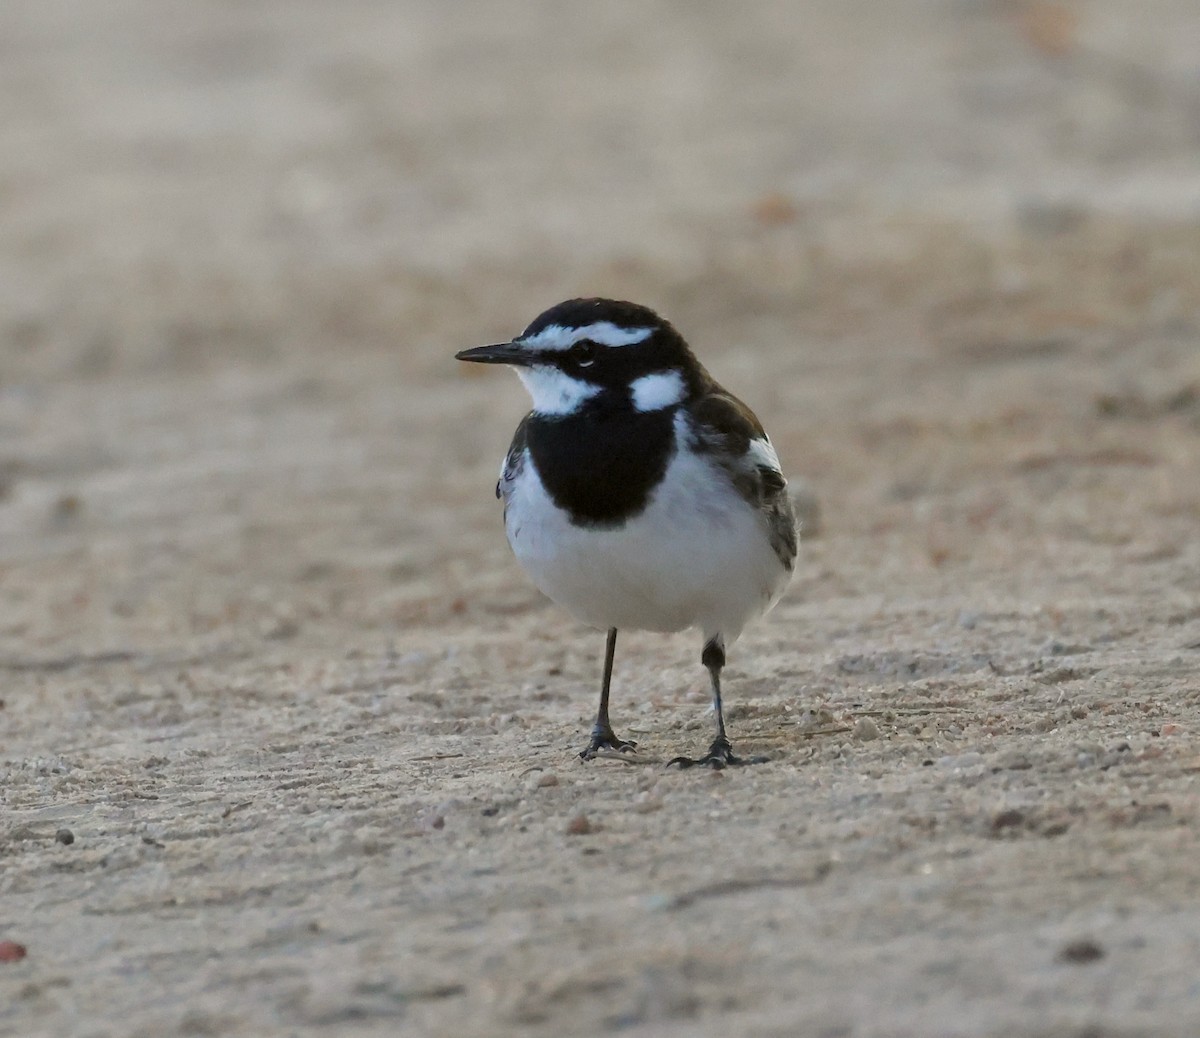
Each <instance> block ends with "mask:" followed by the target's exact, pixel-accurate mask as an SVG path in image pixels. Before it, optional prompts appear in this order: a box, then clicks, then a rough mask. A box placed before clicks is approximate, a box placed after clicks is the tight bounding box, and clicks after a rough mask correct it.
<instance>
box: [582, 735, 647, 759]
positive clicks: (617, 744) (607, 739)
mask: <svg viewBox="0 0 1200 1038" xmlns="http://www.w3.org/2000/svg"><path fill="white" fill-rule="evenodd" d="M636 749H637V743H636V742H630V741H629V740H627V739H621V738H618V737H617V733H616V732H614V731H613V730H612V729H611V728H593V729H592V739H591V742H589V743H588V744H587V748H586V749H582V750H580V751H579V756H580V757H581V758H582V759H583V760H591V759H592V758H593V757H595V756H596V754H597V752H598V751H600V750H615V751H616V752H617V753H632V752H633V751H634V750H636Z"/></svg>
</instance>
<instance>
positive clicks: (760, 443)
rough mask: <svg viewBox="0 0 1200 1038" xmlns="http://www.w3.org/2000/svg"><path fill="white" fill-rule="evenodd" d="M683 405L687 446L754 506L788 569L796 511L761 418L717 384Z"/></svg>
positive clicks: (793, 549)
mask: <svg viewBox="0 0 1200 1038" xmlns="http://www.w3.org/2000/svg"><path fill="white" fill-rule="evenodd" d="M689 410H690V412H691V417H692V429H693V441H692V447H693V448H694V449H695V450H696V451H698V452H699V453H702V454H707V455H708V456H709V457H711V458H712V460H713V461H715V462H716V463H717V464H718V465H720V467H721V468H723V469H724V470H725V472H726V473H727V474H728V475H729V479H730V482H732V483H733V485H734V487H736V488H737V491H738V492H739V493H740V494H741V495H742V497H744V498H745V499H746V500H747V501H748V502H749V503H750V504H752V505H754V506H755V507H756V508H758V509H759V511H760V512H761V513H762V516H763V519H764V521H765V523H766V527H767V535H768V536H769V537H770V539H771V547H772V548H773V549H774V551H775V554H776V555H777V556H779V561H780V562H781V563H783V565H784V567H785V568H787V569H789V570H790V569H791V568H792V565H793V563H794V562H795V560H796V517H795V514H794V513H793V511H792V502H791V500H790V499H789V498H788V493H787V480H786V479H785V478H784V476H783V472H782V471H781V470H780V467H779V458H778V456H777V455H776V454H775V448H774V447H772V446H771V440H770V438H769V437H768V436H767V434H766V431H765V430H764V429H763V427H762V423H761V422H759V420H758V418H757V417H756V416H755V414H754V412H753V411H751V410H750V408H748V407H747V406H746V405H745V404H743V403H742V402H741V401H740V400H739V399H738V398H737V397H735V396H733V395H731V394H730V393H727V392H725V391H724V390H721V389H717V390H713V391H712V392H710V393H707V394H706V395H704V396H702V397H701V398H700V399H699V400H697V401H696V402H695V403H694V404H693V405H692V406H691V407H690V408H689Z"/></svg>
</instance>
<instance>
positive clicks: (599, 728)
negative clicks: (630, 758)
mask: <svg viewBox="0 0 1200 1038" xmlns="http://www.w3.org/2000/svg"><path fill="white" fill-rule="evenodd" d="M616 651H617V629H616V628H615V627H610V628H609V629H608V644H607V645H606V646H605V648H604V683H603V684H602V685H601V686H600V709H599V710H597V711H596V723H595V724H594V725H592V741H591V742H589V743H588V745H587V749H585V750H580V751H579V756H581V757H582V758H583V759H584V760H591V759H592V758H593V757H595V756H596V751H597V750H617V751H618V752H621V753H625V752H628V751H629V750H632V749H635V748H636V747H637V743H635V742H627V741H626V740H624V739H618V738H617V733H616V732H614V731H613V730H612V725H611V724H610V723H609V720H608V686H609V685H610V684H612V669H613V656H614V654H615V653H616Z"/></svg>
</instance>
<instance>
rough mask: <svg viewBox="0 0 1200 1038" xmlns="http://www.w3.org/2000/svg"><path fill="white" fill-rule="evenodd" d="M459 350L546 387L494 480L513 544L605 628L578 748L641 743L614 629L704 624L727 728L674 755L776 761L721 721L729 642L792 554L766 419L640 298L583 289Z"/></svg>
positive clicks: (562, 597) (788, 567)
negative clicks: (518, 327) (631, 735)
mask: <svg viewBox="0 0 1200 1038" xmlns="http://www.w3.org/2000/svg"><path fill="white" fill-rule="evenodd" d="M457 358H458V359H459V360H468V361H477V362H480V363H484V364H508V365H510V366H511V367H513V368H515V369H516V372H517V374H518V375H519V376H520V378H521V381H522V382H524V383H525V388H526V389H527V390H528V391H529V393H530V395H531V396H532V397H533V410H532V411H531V412H530V413H529V414H528V415H526V416H525V420H524V421H522V422H521V424H520V425H519V426H518V427H517V432H516V435H515V436H514V437H513V441H512V446H511V447H509V450H508V456H507V457H506V458H505V460H504V468H503V469H502V470H501V474H500V481H499V483H497V484H496V496H497V497H502V498H503V499H504V525H505V529H506V531H507V533H508V542H509V544H510V545H512V549H513V552H514V553H515V554H516V556H517V559H518V560H519V561H520V563H521V565H522V566H523V567H524V568H525V571H526V572H527V573H528V574H529V576H530V577H531V578H532V579H533V582H534V584H536V585H537V587H538V588H539V589H540V590H541V591H542V592H544V593H545V594H546V595H547V596H549V597H550V598H551V599H553V600H554V601H555V602H557V603H558V604H559V605H561V606H564V607H565V608H566V609H568V610H569V611H570V612H572V613H573V614H574V615H575V616H577V617H578V618H579V619H581V620H583V621H584V622H585V623H588V624H590V625H592V626H594V627H598V628H601V629H607V630H608V642H607V647H606V651H605V656H604V680H603V684H602V685H601V688H600V709H599V712H598V713H597V716H596V723H595V725H594V726H593V728H592V738H591V742H590V743H589V744H588V746H587V748H586V749H585V750H583V751H582V753H581V754H580V756H581V757H583V758H584V759H585V760H586V759H591V758H592V757H594V756H595V755H596V751H597V750H600V749H611V750H618V751H624V750H632V749H633V748H634V746H635V744H634V743H632V742H626V741H624V740H623V739H619V738H618V737H617V735H616V733H615V732H614V731H613V729H612V725H611V724H610V723H609V720H608V692H609V684H610V682H611V679H612V666H613V652H614V650H615V648H616V643H617V631H618V630H619V629H620V628H622V627H626V628H638V629H641V630H648V631H680V630H683V629H684V628H687V627H699V628H700V630H701V632H702V633H703V635H704V651H703V653H702V654H701V657H700V659H701V661H702V662H703V664H704V666H705V667H706V668H707V669H708V672H709V674H710V675H711V678H712V695H713V707H714V709H715V711H716V715H717V737H716V738H715V739H714V740H713V743H712V745H711V746H710V747H709V750H708V753H707V754H706V755H705V756H704V757H701V758H699V759H698V760H693V759H691V758H688V757H676V758H675V759H674V760H673V761H671V763H672V764H679V765H680V766H682V767H689V766H691V765H693V764H709V765H711V766H713V767H717V768H720V767H724V766H725V765H727V764H748V763H758V762H760V761H762V760H765V758H761V757H757V758H749V759H745V758H740V757H736V756H734V754H733V748H732V746H731V745H730V742H729V739H728V738H727V736H726V735H725V721H724V718H723V716H722V713H721V668H722V667H723V666H724V665H725V645H726V643H732V642H733V641H734V640H735V639H736V638H737V637H738V635H739V634H741V632H742V628H743V627H744V626H745V625H746V624H747V623H748V622H749V621H750V620H753V619H754V618H755V617H758V616H760V615H761V614H762V613H764V612H766V610H767V609H769V608H770V607H771V606H772V605H773V604H774V603H775V601H776V599H778V598H779V596H780V595H781V594H782V593H783V589H784V588H785V587H786V585H787V582H788V580H789V578H790V577H791V574H792V564H793V562H794V560H795V557H796V524H795V519H794V517H793V515H792V506H791V503H790V502H789V500H788V496H787V482H786V480H785V479H784V478H783V474H782V473H781V472H780V467H779V458H778V457H777V456H776V454H775V450H774V448H773V447H772V446H771V441H770V440H769V439H768V438H767V434H766V433H765V432H764V431H763V427H762V425H761V424H760V423H759V421H758V419H757V418H756V417H755V416H754V413H753V412H752V411H751V410H750V409H749V408H748V407H747V406H746V405H745V404H743V403H742V402H741V401H740V400H738V399H737V398H736V397H734V396H733V395H731V394H730V393H728V392H726V391H725V390H724V389H722V388H721V387H720V386H719V385H718V384H717V383H716V382H714V381H713V379H712V377H711V376H710V375H709V374H708V372H707V371H705V370H704V368H703V366H702V365H701V364H700V362H699V361H698V360H696V358H695V357H694V356H693V355H692V352H691V350H690V349H688V345H687V343H686V342H685V341H684V340H683V337H682V336H681V335H680V334H679V333H678V332H677V331H676V330H675V329H674V328H673V327H672V326H671V325H670V324H669V323H668V322H667V321H665V320H663V319H662V318H661V317H659V316H658V314H656V313H655V312H654V311H653V310H650V309H648V308H647V307H644V306H638V305H637V304H635V303H625V302H618V301H616V300H612V299H570V300H567V301H566V302H564V303H559V304H558V305H557V306H554V307H551V308H550V309H549V310H547V311H546V312H545V313H544V314H542V315H541V316H540V317H538V318H537V319H536V320H535V321H534V322H533V323H532V324H531V325H530V326H529V327H528V328H526V329H525V331H524V332H523V333H522V334H521V335H519V336H518V337H517V338H515V339H513V340H512V341H511V342H504V343H499V344H498V345H495V346H479V347H476V348H475V349H470V350H463V351H462V352H461V353H458V354H457Z"/></svg>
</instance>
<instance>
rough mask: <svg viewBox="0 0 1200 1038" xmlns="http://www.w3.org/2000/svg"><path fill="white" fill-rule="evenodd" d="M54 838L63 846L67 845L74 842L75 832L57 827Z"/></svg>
mask: <svg viewBox="0 0 1200 1038" xmlns="http://www.w3.org/2000/svg"><path fill="white" fill-rule="evenodd" d="M54 838H55V839H56V840H57V841H58V842H59V843H61V844H62V845H63V846H64V847H69V846H71V844H73V843H74V842H75V834H74V833H73V832H71V830H70V829H59V830H58V832H56V833H55V834H54Z"/></svg>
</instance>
